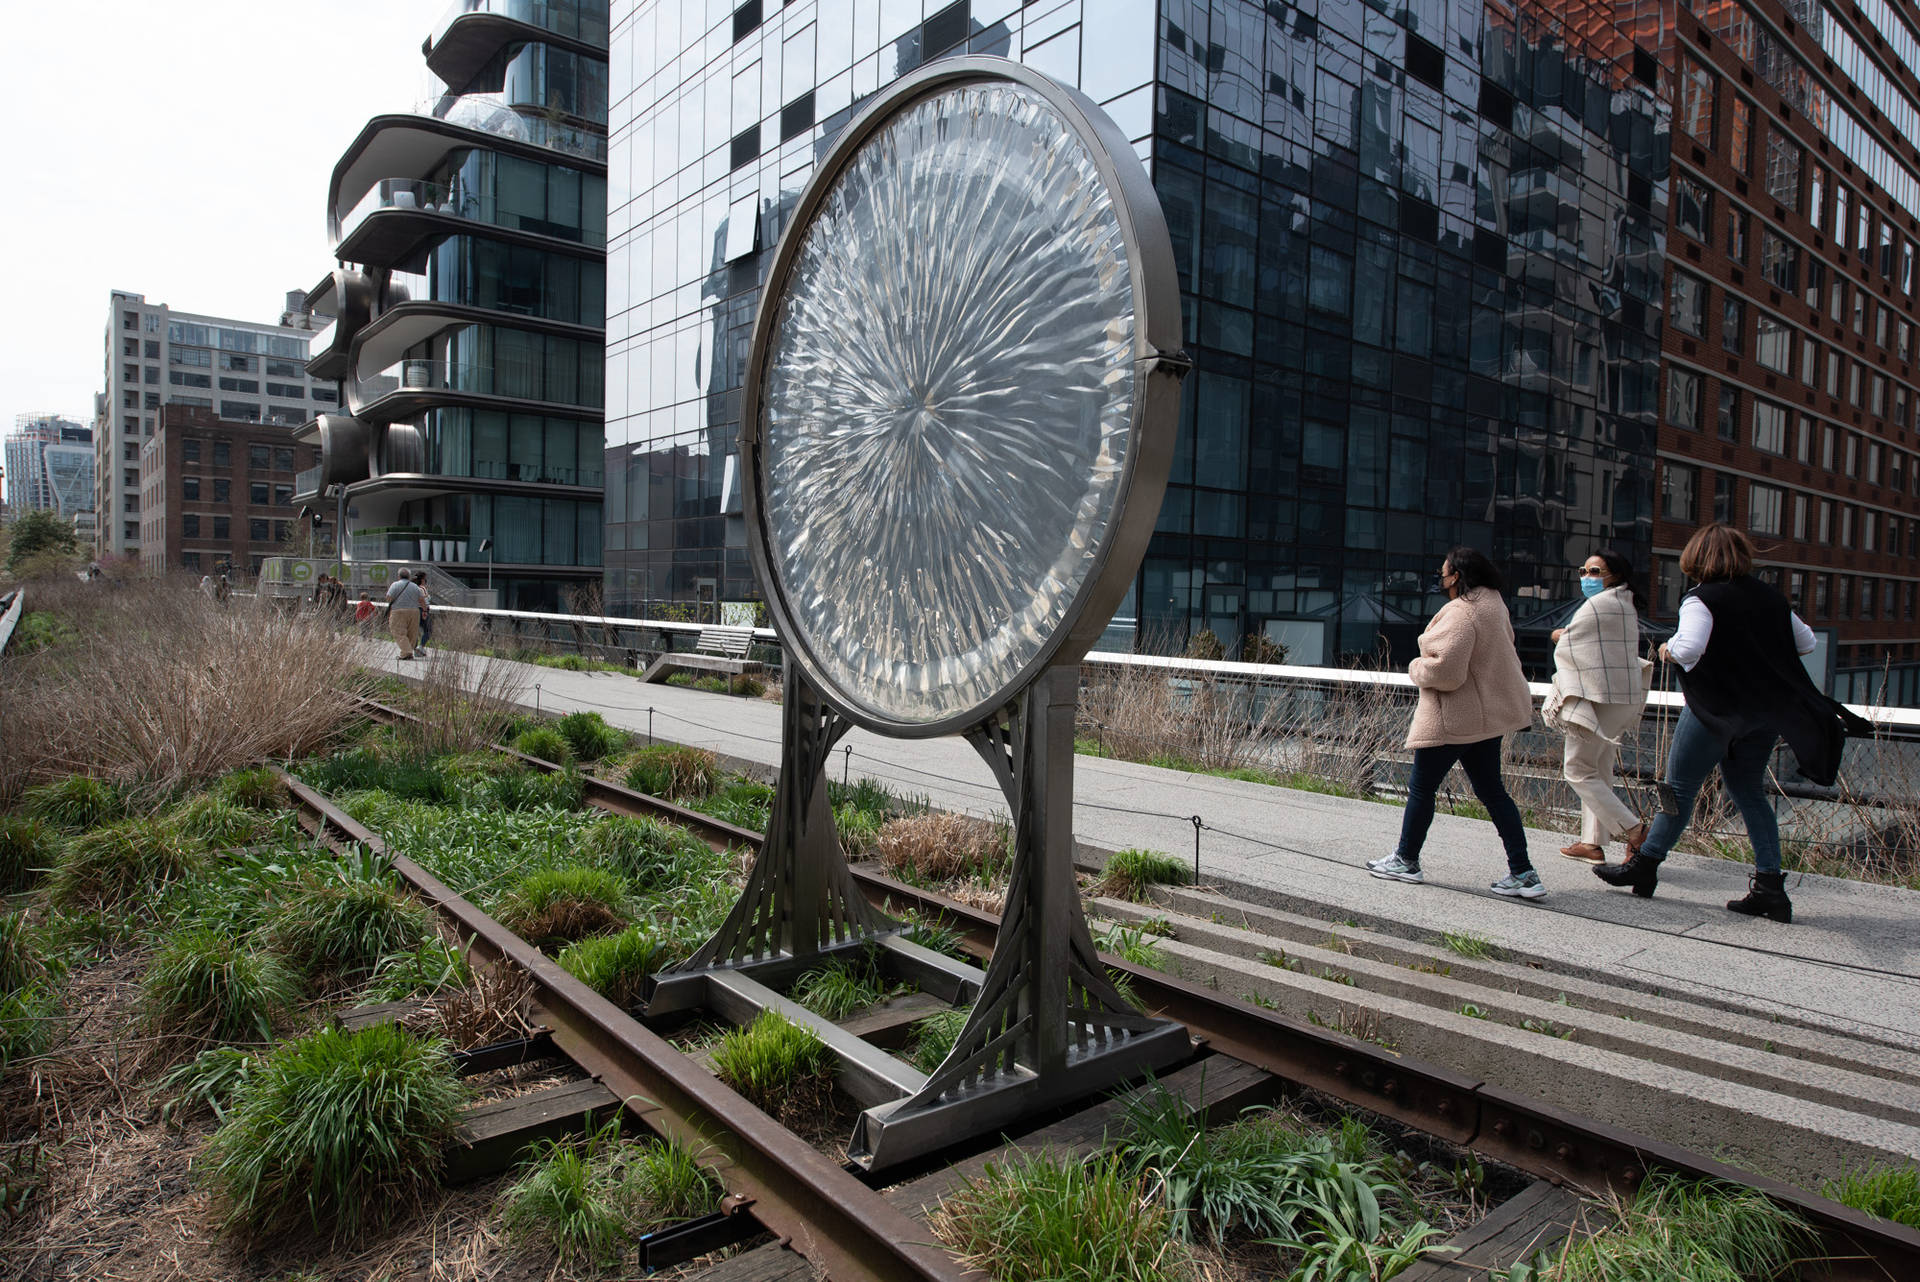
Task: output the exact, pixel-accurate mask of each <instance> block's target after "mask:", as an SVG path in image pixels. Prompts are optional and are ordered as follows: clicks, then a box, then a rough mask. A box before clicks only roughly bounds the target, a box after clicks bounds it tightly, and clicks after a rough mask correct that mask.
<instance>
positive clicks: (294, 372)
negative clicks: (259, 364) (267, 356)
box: [266, 360, 307, 378]
mask: <svg viewBox="0 0 1920 1282" xmlns="http://www.w3.org/2000/svg"><path fill="white" fill-rule="evenodd" d="M306 373H307V371H306V370H305V369H304V368H303V367H302V366H301V364H300V363H299V362H298V361H272V360H270V361H268V362H267V366H266V375H267V377H268V378H304V377H306Z"/></svg>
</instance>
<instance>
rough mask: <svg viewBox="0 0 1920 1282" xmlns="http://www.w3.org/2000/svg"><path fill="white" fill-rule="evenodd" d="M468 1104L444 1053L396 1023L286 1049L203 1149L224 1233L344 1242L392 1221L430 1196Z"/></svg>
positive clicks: (317, 1037)
mask: <svg viewBox="0 0 1920 1282" xmlns="http://www.w3.org/2000/svg"><path fill="white" fill-rule="evenodd" d="M467 1099H468V1095H467V1088H466V1087H465V1086H464V1085H463V1084H462V1083H461V1081H460V1078H459V1075H458V1074H457V1073H456V1072H455V1071H454V1067H453V1062H452V1060H451V1059H450V1058H449V1057H448V1055H447V1049H446V1045H445V1044H444V1043H442V1042H438V1041H424V1040H421V1039H418V1038H415V1037H414V1036H413V1035H412V1034H411V1033H408V1032H407V1031H406V1030H405V1029H403V1028H401V1027H400V1026H399V1025H398V1024H376V1025H373V1026H372V1027H369V1028H364V1029H360V1030H358V1031H356V1032H346V1031H343V1030H340V1029H337V1028H323V1029H321V1030H320V1031H318V1032H315V1033H312V1034H309V1035H308V1036H306V1037H302V1038H299V1039H297V1040H295V1041H291V1042H287V1043H285V1044H284V1045H282V1046H280V1047H279V1048H278V1049H277V1050H275V1051H274V1052H273V1054H272V1055H271V1056H269V1057H268V1058H267V1060H266V1061H265V1062H264V1063H263V1064H261V1065H260V1066H259V1067H258V1069H256V1070H255V1071H254V1072H253V1073H251V1074H250V1075H249V1077H248V1080H247V1081H246V1084H245V1085H244V1086H243V1087H242V1088H241V1090H240V1093H239V1096H238V1098H237V1099H235V1101H234V1104H233V1108H232V1112H231V1114H230V1115H229V1116H228V1118H227V1120H226V1122H225V1123H224V1124H223V1125H222V1126H221V1127H220V1129H219V1130H218V1131H217V1132H216V1133H215V1134H214V1136H213V1139H212V1141H211V1142H210V1143H209V1145H208V1149H207V1152H208V1157H209V1158H210V1161H209V1163H208V1164H207V1166H206V1167H205V1168H204V1169H205V1170H207V1172H208V1178H209V1180H210V1182H211V1183H212V1184H213V1186H214V1189H215V1191H216V1193H217V1194H218V1198H219V1201H220V1204H221V1210H222V1217H223V1222H224V1224H225V1225H226V1227H228V1228H231V1229H237V1230H240V1231H242V1232H245V1233H247V1234H250V1235H253V1236H255V1237H259V1236H264V1235H266V1234H269V1233H272V1232H275V1231H278V1230H286V1229H295V1228H301V1227H304V1228H306V1229H308V1230H311V1231H312V1232H313V1233H315V1234H318V1235H324V1236H329V1237H331V1238H332V1239H333V1240H335V1241H341V1240H346V1239H350V1238H353V1237H355V1236H357V1235H358V1234H359V1232H360V1231H361V1229H362V1228H363V1227H367V1226H369V1225H370V1224H383V1223H385V1222H387V1221H388V1220H389V1219H391V1217H392V1216H393V1215H394V1213H395V1212H397V1211H399V1210H401V1209H402V1208H405V1207H408V1206H411V1205H412V1204H414V1203H415V1202H416V1201H417V1200H418V1198H419V1196H420V1195H421V1193H423V1192H424V1191H425V1190H426V1189H427V1188H429V1187H431V1186H432V1184H433V1181H434V1179H435V1178H436V1176H437V1175H438V1173H439V1170H440V1162H441V1152H442V1149H443V1148H444V1146H445V1144H446V1142H447V1140H448V1139H449V1138H451V1137H452V1135H453V1131H454V1127H455V1126H456V1125H457V1124H458V1122H459V1120H460V1113H461V1110H462V1109H464V1108H465V1106H466V1103H467Z"/></svg>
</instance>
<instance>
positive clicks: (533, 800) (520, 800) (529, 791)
mask: <svg viewBox="0 0 1920 1282" xmlns="http://www.w3.org/2000/svg"><path fill="white" fill-rule="evenodd" d="M487 796H488V799H489V800H491V801H492V802H493V804H494V805H496V806H498V807H500V809H502V810H538V809H539V808H540V807H542V806H552V807H554V808H555V809H559V810H578V809H579V808H580V806H581V803H582V802H583V801H584V800H585V798H586V788H585V786H584V785H583V784H582V783H581V782H580V776H579V774H578V773H577V772H576V771H575V770H574V769H573V768H572V767H571V766H569V767H567V768H566V769H565V770H526V771H521V772H519V773H517V774H510V775H501V776H499V777H498V778H495V779H492V780H489V781H488V783H487Z"/></svg>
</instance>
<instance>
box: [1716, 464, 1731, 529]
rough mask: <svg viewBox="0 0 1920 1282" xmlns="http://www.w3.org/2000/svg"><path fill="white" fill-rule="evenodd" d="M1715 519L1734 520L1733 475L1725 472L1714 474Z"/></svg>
mask: <svg viewBox="0 0 1920 1282" xmlns="http://www.w3.org/2000/svg"><path fill="white" fill-rule="evenodd" d="M1713 519H1714V520H1716V521H1728V522H1730V521H1732V520H1733V477H1731V476H1729V475H1728V474H1727V473H1725V472H1715V473H1714V474H1713Z"/></svg>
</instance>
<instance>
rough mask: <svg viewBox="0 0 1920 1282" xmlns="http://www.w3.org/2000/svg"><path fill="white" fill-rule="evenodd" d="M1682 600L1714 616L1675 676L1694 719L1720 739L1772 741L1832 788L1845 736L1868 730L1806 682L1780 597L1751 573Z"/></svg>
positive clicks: (1869, 730)
mask: <svg viewBox="0 0 1920 1282" xmlns="http://www.w3.org/2000/svg"><path fill="white" fill-rule="evenodd" d="M1688 595H1690V596H1695V597H1698V598H1699V599H1700V603H1701V604H1702V605H1704V606H1706V607H1707V609H1708V610H1710V611H1712V612H1713V632H1712V634H1711V635H1710V636H1709V637H1708V638H1707V649H1706V652H1705V653H1704V654H1702V655H1701V656H1700V661H1699V662H1698V663H1696V664H1694V665H1693V670H1692V671H1691V672H1683V673H1681V675H1680V686H1681V689H1682V690H1684V691H1685V692H1686V696H1687V707H1688V708H1689V709H1690V710H1692V712H1693V715H1694V716H1695V717H1698V718H1699V719H1700V722H1701V724H1703V725H1705V726H1706V727H1707V729H1708V730H1711V731H1712V732H1713V733H1714V734H1715V735H1716V736H1718V737H1719V738H1721V739H1722V740H1732V739H1737V738H1739V737H1741V736H1742V735H1748V734H1753V733H1756V732H1769V733H1772V734H1777V735H1779V736H1780V737H1781V738H1783V739H1785V740H1786V741H1787V746H1788V747H1790V748H1792V749H1793V755H1794V759H1795V760H1796V761H1797V762H1798V763H1799V767H1800V773H1801V774H1802V775H1804V776H1805V777H1806V778H1808V779H1809V780H1811V781H1812V782H1814V783H1817V784H1820V785H1822V786H1828V785H1831V784H1832V783H1833V781H1834V779H1835V778H1836V777H1837V776H1838V775H1839V773H1840V754H1841V750H1842V749H1843V748H1844V746H1845V744H1846V737H1847V736H1848V735H1849V734H1872V733H1873V727H1872V725H1871V724H1870V723H1868V722H1866V721H1864V720H1862V719H1861V718H1860V717H1857V716H1855V715H1854V714H1853V713H1851V712H1849V711H1847V710H1846V708H1844V707H1842V706H1841V705H1840V703H1839V702H1838V701H1837V700H1834V699H1830V698H1828V697H1827V696H1826V695H1824V694H1822V693H1821V692H1820V688H1819V687H1818V686H1816V685H1814V684H1813V678H1812V677H1809V676H1808V675H1807V670H1806V667H1805V666H1804V665H1803V664H1802V663H1801V662H1800V656H1799V655H1797V654H1795V653H1794V651H1793V621H1792V613H1793V608H1792V607H1791V606H1789V605H1788V604H1787V599H1786V598H1785V597H1783V596H1781V595H1780V593H1779V592H1777V591H1775V590H1774V589H1773V588H1771V587H1769V586H1768V585H1767V584H1765V583H1762V582H1761V581H1760V580H1758V579H1756V578H1754V577H1752V576H1751V575H1742V576H1740V577H1739V578H1736V579H1722V580H1718V581H1715V582H1712V583H1702V584H1700V585H1699V586H1698V587H1696V588H1694V589H1693V590H1692V591H1691V592H1690V593H1689V594H1688Z"/></svg>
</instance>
